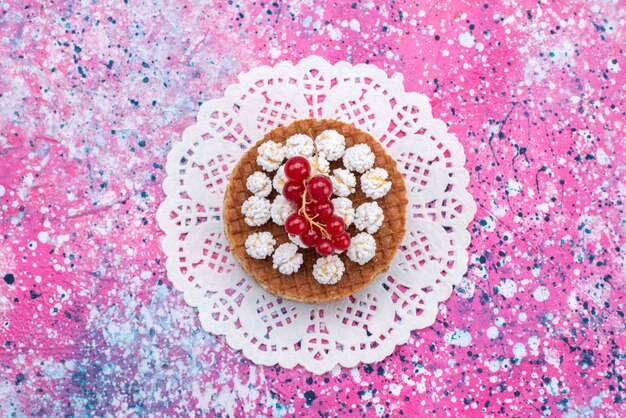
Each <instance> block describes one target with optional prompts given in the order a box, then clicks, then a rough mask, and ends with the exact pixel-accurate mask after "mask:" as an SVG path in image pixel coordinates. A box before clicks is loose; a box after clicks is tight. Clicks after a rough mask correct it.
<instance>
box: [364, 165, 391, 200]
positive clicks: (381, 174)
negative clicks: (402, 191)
mask: <svg viewBox="0 0 626 418" xmlns="http://www.w3.org/2000/svg"><path fill="white" fill-rule="evenodd" d="M387 177H389V173H387V170H385V169H384V168H372V169H369V170H367V171H366V172H365V174H363V175H362V176H361V190H363V193H365V196H367V197H369V198H371V199H380V198H381V197H383V196H384V195H386V194H387V192H389V190H390V189H391V182H390V181H387Z"/></svg>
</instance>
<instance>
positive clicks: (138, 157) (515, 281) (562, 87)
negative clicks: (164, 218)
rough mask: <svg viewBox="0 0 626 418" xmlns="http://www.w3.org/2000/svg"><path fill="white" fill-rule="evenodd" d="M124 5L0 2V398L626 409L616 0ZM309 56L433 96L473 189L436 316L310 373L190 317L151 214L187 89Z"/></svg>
mask: <svg viewBox="0 0 626 418" xmlns="http://www.w3.org/2000/svg"><path fill="white" fill-rule="evenodd" d="M64 3H70V4H72V6H66V5H63V4H64ZM112 3H115V5H113V6H111V7H107V6H104V5H93V4H91V2H82V4H84V5H86V6H85V7H81V6H80V4H81V2H63V1H57V2H54V3H52V2H46V3H45V5H44V4H36V3H35V2H32V3H29V2H23V1H15V0H9V1H8V2H6V1H5V2H3V3H2V4H1V5H0V10H1V11H0V13H1V14H0V238H1V240H0V345H1V346H2V349H1V351H0V415H2V416H13V415H12V414H15V415H17V416H22V415H40V416H63V415H89V414H95V415H99V416H102V415H106V414H110V415H111V416H113V415H116V416H126V415H128V414H132V413H136V414H137V415H146V414H150V413H158V412H162V413H163V414H167V415H188V414H190V413H192V412H194V411H195V413H196V415H206V414H209V415H218V416H268V415H269V416H272V415H273V416H284V415H286V416H292V415H296V416H302V415H310V416H328V415H329V414H330V415H331V416H332V415H334V414H339V415H341V416H363V415H368V416H375V415H383V416H384V415H389V416H397V415H400V414H402V413H404V415H408V416H415V415H416V414H418V413H419V414H422V415H437V416H459V415H462V416H482V415H486V416H497V415H502V416H539V415H553V416H561V415H565V416H568V417H582V416H597V417H600V416H615V417H618V416H621V417H623V416H626V392H625V391H626V389H625V385H626V382H624V375H625V374H626V370H625V367H626V366H625V364H626V337H625V336H624V335H625V325H624V321H625V320H624V312H625V311H626V307H625V306H624V304H625V296H626V289H625V280H626V279H625V277H626V268H625V257H624V256H625V254H626V246H625V245H624V242H625V236H626V214H625V213H624V207H625V205H626V202H625V200H626V196H625V195H626V182H625V181H624V176H625V173H624V171H625V169H626V167H625V165H626V146H625V142H626V139H625V138H626V134H625V129H624V124H625V123H626V122H625V119H626V115H625V109H626V103H625V97H626V56H625V54H626V52H625V50H624V45H625V44H626V28H625V20H624V19H625V15H626V4H624V3H623V2H621V4H619V3H620V2H602V3H601V2H589V3H583V2H570V1H564V2H560V3H561V4H560V5H558V6H556V5H554V6H553V5H547V4H546V5H544V4H541V5H539V4H538V2H536V1H522V4H521V5H517V6H510V5H498V4H492V3H490V4H488V5H487V4H484V5H482V4H481V5H476V6H475V5H474V3H473V2H469V1H468V2H466V3H453V2H446V1H433V2H430V4H420V5H414V3H413V2H409V1H407V2H403V1H397V2H394V3H391V4H388V5H386V6H376V5H375V4H374V2H372V1H369V2H365V1H362V2H355V3H352V4H351V3H347V4H345V5H341V6H339V5H338V6H333V5H328V6H312V5H310V4H309V3H311V2H305V3H306V4H296V5H294V6H287V5H285V4H282V5H281V4H278V3H262V2H257V3H256V4H244V3H238V2H236V1H234V0H233V1H228V2H219V3H217V2H216V3H214V4H208V5H206V6H199V5H198V4H197V2H192V1H180V2H178V1H171V2H169V4H162V5H158V6H155V5H152V2H146V4H142V5H139V4H137V3H138V2H135V1H132V0H131V1H116V2H112ZM506 3H507V4H508V3H509V2H506ZM313 53H314V54H318V55H322V56H324V57H326V58H327V59H329V60H330V61H332V62H336V61H338V60H348V61H352V62H354V63H357V62H368V63H372V64H376V65H378V66H380V67H381V68H383V69H384V70H385V71H386V72H387V73H388V74H389V75H393V76H394V77H398V78H400V79H403V80H404V84H405V86H406V88H407V90H412V91H417V92H420V93H424V94H426V95H428V96H430V97H431V98H432V105H433V113H434V114H435V116H436V117H439V118H441V119H443V120H444V121H446V123H448V124H449V126H450V130H451V131H452V132H454V133H456V134H457V135H458V137H459V139H460V140H461V142H462V143H463V144H464V146H465V149H466V153H467V159H468V163H467V168H468V170H470V173H471V179H472V180H471V185H470V191H471V193H472V194H473V195H474V197H475V199H476V201H477V203H478V206H479V209H478V213H477V215H476V219H475V222H474V223H473V224H471V225H470V229H471V233H472V238H473V242H472V247H471V248H470V253H471V257H470V265H469V270H468V274H467V276H466V278H465V279H464V280H463V283H462V284H461V285H460V286H459V287H458V288H457V289H456V292H455V293H454V294H453V296H452V298H451V299H450V300H449V301H448V302H447V303H446V304H445V305H442V306H441V314H440V315H439V317H438V319H437V322H436V323H435V324H434V325H433V327H432V328H430V329H426V330H423V331H421V332H414V333H413V335H412V337H411V339H410V340H409V342H408V344H406V345H404V346H401V347H398V348H397V349H396V350H395V352H394V354H393V355H392V356H391V357H390V358H388V359H387V360H385V361H383V362H382V363H380V364H376V365H372V366H361V367H357V368H354V369H337V370H334V371H333V372H331V373H328V374H326V375H323V376H321V377H315V376H312V375H311V374H309V373H306V372H304V371H303V370H302V369H298V370H285V369H282V368H279V367H260V366H256V365H253V364H251V363H250V362H249V361H248V360H246V359H245V358H244V357H242V355H241V354H240V353H239V352H236V351H233V350H232V349H230V348H229V347H228V346H227V345H225V342H224V339H223V338H221V337H214V336H212V335H209V334H207V333H205V332H203V331H202V330H201V329H200V328H199V322H198V319H197V316H196V313H195V312H194V310H193V309H191V308H189V307H188V306H186V305H185V303H184V301H183V300H182V297H181V295H180V294H179V293H178V292H177V291H175V290H174V289H172V287H171V285H170V283H169V282H168V280H167V278H166V276H165V270H164V258H163V254H162V252H161V251H160V248H159V245H160V239H161V232H160V231H159V229H158V227H157V225H156V223H155V219H154V218H155V212H156V209H157V207H158V204H159V202H160V201H161V200H162V199H163V192H162V191H161V182H162V180H163V178H164V171H163V165H164V163H165V157H166V154H167V152H168V151H169V150H170V148H171V147H172V144H173V143H174V142H175V141H178V140H179V138H180V135H181V132H182V130H183V129H184V128H185V127H186V126H188V125H190V124H192V123H193V122H194V117H195V113H196V112H197V110H198V107H199V104H200V103H201V102H202V101H203V100H207V99H209V98H215V97H219V96H220V95H221V94H222V91H223V90H224V88H225V87H226V86H227V85H228V84H230V83H232V82H233V81H235V79H236V75H237V74H238V73H239V72H240V71H245V70H248V69H250V68H251V67H254V66H256V65H259V64H273V63H277V62H279V61H281V60H287V59H288V60H293V61H297V60H299V59H300V58H301V57H304V56H306V55H309V54H313Z"/></svg>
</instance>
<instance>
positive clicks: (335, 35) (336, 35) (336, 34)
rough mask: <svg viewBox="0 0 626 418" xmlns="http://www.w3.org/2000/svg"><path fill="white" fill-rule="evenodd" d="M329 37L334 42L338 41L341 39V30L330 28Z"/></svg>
mask: <svg viewBox="0 0 626 418" xmlns="http://www.w3.org/2000/svg"><path fill="white" fill-rule="evenodd" d="M328 37H329V38H330V39H331V40H333V41H338V40H340V39H341V30H339V28H334V27H332V26H330V27H329V28H328Z"/></svg>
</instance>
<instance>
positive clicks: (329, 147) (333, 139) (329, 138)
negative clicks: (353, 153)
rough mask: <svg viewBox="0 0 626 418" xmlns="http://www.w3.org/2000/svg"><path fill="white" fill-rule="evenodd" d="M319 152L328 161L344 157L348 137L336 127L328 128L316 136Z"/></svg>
mask: <svg viewBox="0 0 626 418" xmlns="http://www.w3.org/2000/svg"><path fill="white" fill-rule="evenodd" d="M315 146H316V147H317V152H318V153H319V154H320V155H321V156H323V157H325V158H326V159H327V160H328V161H336V160H338V159H340V158H341V157H343V153H344V152H345V150H346V138H344V136H343V135H341V134H340V133H339V132H337V131H335V130H334V129H328V130H326V131H324V132H322V133H321V134H319V135H318V136H317V137H316V138H315Z"/></svg>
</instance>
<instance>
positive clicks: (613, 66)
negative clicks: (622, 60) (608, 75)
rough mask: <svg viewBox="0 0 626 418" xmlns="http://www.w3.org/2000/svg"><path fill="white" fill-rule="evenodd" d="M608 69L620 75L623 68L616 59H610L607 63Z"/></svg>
mask: <svg viewBox="0 0 626 418" xmlns="http://www.w3.org/2000/svg"><path fill="white" fill-rule="evenodd" d="M606 68H608V69H609V71H610V72H612V73H619V72H620V70H621V68H620V66H619V62H617V60H616V59H610V60H609V61H608V62H607V63H606Z"/></svg>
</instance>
